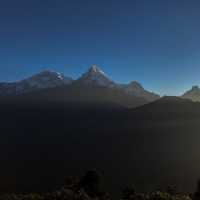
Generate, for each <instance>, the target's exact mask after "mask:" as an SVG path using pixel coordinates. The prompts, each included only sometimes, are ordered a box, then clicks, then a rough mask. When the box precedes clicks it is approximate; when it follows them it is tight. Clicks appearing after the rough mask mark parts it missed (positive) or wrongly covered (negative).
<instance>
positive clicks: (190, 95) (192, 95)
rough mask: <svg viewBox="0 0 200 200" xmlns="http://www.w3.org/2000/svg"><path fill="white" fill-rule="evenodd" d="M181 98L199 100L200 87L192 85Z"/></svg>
mask: <svg viewBox="0 0 200 200" xmlns="http://www.w3.org/2000/svg"><path fill="white" fill-rule="evenodd" d="M182 98H185V99H191V100H192V101H200V88H199V86H197V85H194V86H193V87H192V89H190V90H188V91H186V92H185V93H184V94H183V95H182Z"/></svg>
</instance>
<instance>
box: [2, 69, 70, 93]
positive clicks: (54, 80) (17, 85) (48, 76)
mask: <svg viewBox="0 0 200 200" xmlns="http://www.w3.org/2000/svg"><path fill="white" fill-rule="evenodd" d="M72 81H73V80H72V79H71V78H69V77H66V76H64V75H62V74H60V73H58V72H54V71H51V70H45V71H42V72H40V73H38V74H35V75H33V76H31V77H29V78H26V79H24V80H21V81H16V82H12V83H0V95H3V96H5V95H17V94H23V93H27V92H32V91H37V90H41V89H47V88H53V87H58V86H62V85H69V84H71V83H72Z"/></svg>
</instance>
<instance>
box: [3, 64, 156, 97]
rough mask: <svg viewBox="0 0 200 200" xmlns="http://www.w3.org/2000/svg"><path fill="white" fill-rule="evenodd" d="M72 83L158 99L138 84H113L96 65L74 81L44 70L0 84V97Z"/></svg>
mask: <svg viewBox="0 0 200 200" xmlns="http://www.w3.org/2000/svg"><path fill="white" fill-rule="evenodd" d="M72 83H73V84H75V85H77V84H78V86H79V88H80V89H81V88H86V87H87V86H94V87H104V88H108V89H117V90H120V91H121V92H122V93H126V94H128V95H131V96H135V97H140V98H143V99H145V100H147V101H153V100H156V99H158V98H159V95H156V94H154V93H152V92H149V91H147V90H145V89H144V88H143V87H142V86H141V85H140V83H138V82H136V81H132V82H131V83H129V84H117V83H115V82H114V81H112V80H111V79H110V78H109V77H108V75H107V74H105V72H103V71H102V70H101V69H100V68H99V67H98V66H97V65H92V66H91V68H90V69H89V70H88V71H87V72H86V73H84V74H83V75H82V76H81V77H80V78H79V79H77V80H75V81H73V80H72V79H71V78H69V77H66V76H64V75H63V74H60V73H57V72H54V71H50V70H46V71H42V72H40V73H38V74H35V75H33V76H31V77H29V78H27V79H24V80H21V81H17V82H12V83H0V95H1V96H6V95H17V94H23V93H27V92H32V91H37V90H43V89H47V88H54V87H59V86H66V85H71V84H72ZM73 84H72V87H73ZM81 86H84V87H81ZM96 90H97V89H96ZM83 92H85V91H83ZM110 92H111V91H110Z"/></svg>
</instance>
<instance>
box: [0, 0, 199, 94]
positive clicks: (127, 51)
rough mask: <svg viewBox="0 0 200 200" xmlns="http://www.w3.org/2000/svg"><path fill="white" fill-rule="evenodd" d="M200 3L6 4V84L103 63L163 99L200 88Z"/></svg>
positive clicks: (2, 66)
mask: <svg viewBox="0 0 200 200" xmlns="http://www.w3.org/2000/svg"><path fill="white" fill-rule="evenodd" d="M199 10H200V1H199V0H17V1H16V0H6V1H4V0H0V81H15V80H20V79H23V78H25V77H27V76H30V75H32V74H34V73H37V72H40V71H42V70H46V69H51V70H55V71H58V72H62V73H64V74H65V75H68V76H71V77H73V78H77V77H79V76H80V75H81V74H82V73H83V72H85V71H86V70H87V69H88V68H89V67H90V66H91V65H92V64H97V65H98V66H100V67H101V69H102V70H104V71H105V72H106V73H107V74H108V75H109V76H110V77H111V78H112V79H113V80H115V81H116V82H122V83H128V82H130V81H132V80H137V81H139V82H140V83H141V84H142V85H143V86H144V87H145V88H146V89H149V90H151V91H154V92H157V93H160V94H161V95H164V94H167V95H179V94H181V93H183V92H184V91H185V90H187V89H190V88H191V86H192V85H200V12H199Z"/></svg>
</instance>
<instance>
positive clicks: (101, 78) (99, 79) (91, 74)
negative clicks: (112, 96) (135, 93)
mask: <svg viewBox="0 0 200 200" xmlns="http://www.w3.org/2000/svg"><path fill="white" fill-rule="evenodd" d="M78 81H79V82H81V83H83V84H87V85H89V84H92V85H96V86H103V87H114V85H115V83H114V82H113V81H112V80H110V79H109V77H108V76H107V75H106V74H105V72H103V71H102V70H101V69H100V67H98V66H97V65H92V66H91V67H90V69H89V70H88V71H87V72H86V73H84V74H83V75H82V76H81V77H80V78H79V80H78Z"/></svg>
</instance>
